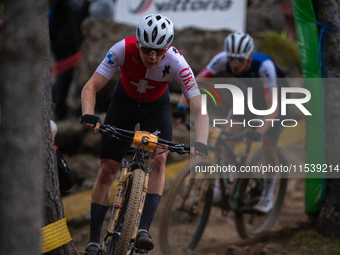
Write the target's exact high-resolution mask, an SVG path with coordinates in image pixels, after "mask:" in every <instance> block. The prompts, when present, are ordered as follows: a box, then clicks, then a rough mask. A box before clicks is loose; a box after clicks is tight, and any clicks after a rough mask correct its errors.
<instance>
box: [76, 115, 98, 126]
mask: <svg viewBox="0 0 340 255" xmlns="http://www.w3.org/2000/svg"><path fill="white" fill-rule="evenodd" d="M83 123H88V124H93V125H96V124H97V123H100V118H99V117H98V116H96V115H90V114H85V115H83V116H82V117H81V121H80V124H83Z"/></svg>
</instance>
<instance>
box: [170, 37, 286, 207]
mask: <svg viewBox="0 0 340 255" xmlns="http://www.w3.org/2000/svg"><path fill="white" fill-rule="evenodd" d="M224 46H225V50H224V51H223V52H220V53H218V54H217V55H216V56H214V57H213V58H212V60H211V61H210V62H209V64H208V65H207V66H206V67H204V68H203V70H202V71H201V72H200V73H199V74H198V75H197V78H210V77H213V76H215V75H217V74H218V73H220V72H222V71H224V72H227V73H229V74H231V75H232V76H234V77H236V78H262V79H251V83H252V84H251V86H253V98H254V100H253V102H254V108H255V109H257V110H266V109H270V107H271V106H272V93H273V88H275V87H278V80H277V79H276V78H284V77H285V76H284V74H283V72H282V71H281V70H280V69H279V68H278V67H277V66H276V65H275V63H274V61H273V60H272V59H271V58H270V57H269V56H267V55H265V54H263V53H259V52H253V49H254V43H253V39H252V38H251V36H250V35H248V34H246V33H242V32H235V33H231V34H230V35H228V36H227V38H226V39H225V45H224ZM282 80H283V81H282ZM254 83H255V85H254ZM279 85H280V86H288V84H287V83H286V82H285V80H284V79H281V80H280V84H279ZM246 89H247V88H245V90H244V93H245V94H246V92H247V90H246ZM278 91H280V90H278ZM245 98H247V97H246V95H245ZM278 98H279V100H280V96H278ZM186 107H187V104H186V103H185V101H184V100H183V97H182V98H181V100H180V103H179V105H178V108H177V109H176V110H175V111H174V112H173V116H174V117H175V118H181V119H182V120H183V119H184V118H185V110H186ZM256 118H257V117H256V116H255V115H254V114H252V113H251V112H250V111H249V109H248V106H247V104H245V115H233V114H232V109H231V110H230V112H229V114H228V119H229V120H230V119H232V120H234V123H235V122H240V121H243V120H244V119H246V121H248V120H249V119H256ZM265 118H266V119H279V120H282V119H283V117H282V116H281V114H280V101H279V103H278V107H277V108H276V110H275V111H274V112H273V113H272V114H270V115H267V116H265ZM280 122H281V121H276V122H275V124H274V126H273V127H272V126H271V125H272V122H270V121H264V125H263V126H261V127H258V128H257V129H256V131H255V132H247V136H248V138H249V139H250V140H258V139H261V138H262V140H263V144H262V148H263V156H264V159H265V162H266V164H270V165H272V166H275V165H277V164H278V160H277V157H276V148H277V143H278V140H279V137H280V134H281V132H282V126H281V125H280ZM229 123H230V121H229ZM243 128H244V127H243V125H232V126H227V131H228V132H232V133H240V132H242V130H243ZM230 145H231V147H233V146H234V144H231V143H230ZM267 177H268V178H266V179H265V188H264V190H263V192H262V195H261V199H260V201H259V202H258V203H257V204H256V205H255V206H254V209H256V210H258V211H261V212H263V213H267V212H269V211H270V209H271V208H272V206H273V193H274V188H275V182H276V178H275V176H273V175H267ZM218 183H219V182H217V183H216V184H217V185H218ZM218 192H220V189H219V188H218V187H216V189H215V190H214V195H215V196H214V197H215V199H216V200H218V199H219V197H221V196H220V195H219V194H218Z"/></svg>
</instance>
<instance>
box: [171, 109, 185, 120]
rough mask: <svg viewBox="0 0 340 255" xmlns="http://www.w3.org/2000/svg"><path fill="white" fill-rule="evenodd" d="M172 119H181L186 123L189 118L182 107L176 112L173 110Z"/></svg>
mask: <svg viewBox="0 0 340 255" xmlns="http://www.w3.org/2000/svg"><path fill="white" fill-rule="evenodd" d="M172 117H174V118H177V119H181V120H182V121H183V122H185V120H186V118H187V117H186V114H185V110H184V109H183V108H182V107H177V108H176V109H175V110H173V112H172Z"/></svg>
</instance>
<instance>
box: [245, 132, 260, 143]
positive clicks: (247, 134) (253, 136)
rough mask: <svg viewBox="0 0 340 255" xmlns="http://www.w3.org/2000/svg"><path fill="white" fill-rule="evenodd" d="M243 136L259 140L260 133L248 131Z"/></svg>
mask: <svg viewBox="0 0 340 255" xmlns="http://www.w3.org/2000/svg"><path fill="white" fill-rule="evenodd" d="M245 137H246V138H247V139H249V140H252V141H261V137H262V135H261V133H259V132H256V131H249V132H247V133H246V134H245Z"/></svg>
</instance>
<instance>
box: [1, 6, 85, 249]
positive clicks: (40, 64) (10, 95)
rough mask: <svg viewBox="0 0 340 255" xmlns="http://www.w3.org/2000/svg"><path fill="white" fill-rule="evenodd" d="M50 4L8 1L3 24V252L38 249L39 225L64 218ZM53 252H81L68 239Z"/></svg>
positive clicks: (39, 243) (40, 226)
mask: <svg viewBox="0 0 340 255" xmlns="http://www.w3.org/2000/svg"><path fill="white" fill-rule="evenodd" d="M47 3H48V2H47V1H44V0H37V1H30V0H22V1H4V6H5V9H6V15H5V20H4V25H3V26H2V27H0V56H1V57H0V134H1V135H0V146H1V153H0V163H1V165H0V166H1V168H0V170H1V171H0V226H1V227H0V238H1V242H0V251H1V254H13V255H16V254H18V255H19V254H20V255H25V254H30V255H31V254H40V253H41V239H40V233H41V228H42V227H43V226H45V225H48V224H50V223H54V222H56V221H58V220H59V219H62V218H63V207H62V203H61V197H60V193H59V181H58V175H57V170H56V163H55V155H54V150H53V144H52V136H51V129H50V119H51V109H52V90H51V86H50V61H49V60H50V51H49V38H48V22H47V14H48V8H47ZM42 123H43V124H42ZM44 176H45V178H44ZM44 187H45V189H44ZM44 190H45V192H44ZM44 196H45V199H44ZM44 209H45V210H44ZM43 218H44V219H45V220H43ZM49 254H79V253H78V251H77V249H76V248H75V247H74V245H73V244H72V242H70V243H68V244H66V245H63V246H62V247H59V248H57V249H55V250H53V251H51V252H49Z"/></svg>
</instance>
